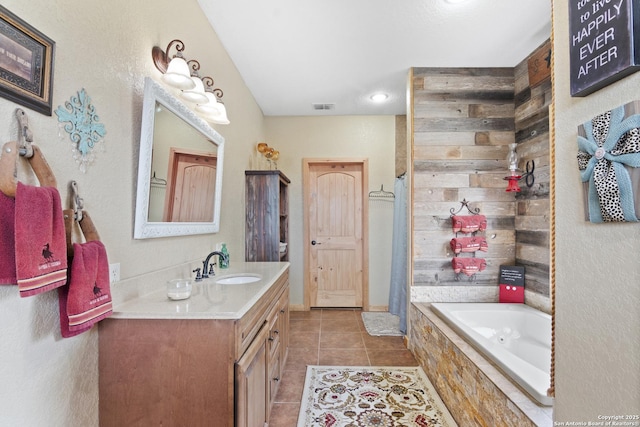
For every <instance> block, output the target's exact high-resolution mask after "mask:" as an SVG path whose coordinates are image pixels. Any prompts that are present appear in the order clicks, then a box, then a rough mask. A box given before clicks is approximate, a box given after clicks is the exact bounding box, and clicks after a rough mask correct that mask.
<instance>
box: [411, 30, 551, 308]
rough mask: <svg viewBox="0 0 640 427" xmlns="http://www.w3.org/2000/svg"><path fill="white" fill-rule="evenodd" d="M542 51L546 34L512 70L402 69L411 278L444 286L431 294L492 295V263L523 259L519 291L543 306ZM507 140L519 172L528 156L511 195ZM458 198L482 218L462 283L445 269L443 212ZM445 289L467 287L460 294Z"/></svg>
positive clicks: (545, 136) (546, 209) (546, 261)
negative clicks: (406, 84) (529, 165)
mask: <svg viewBox="0 0 640 427" xmlns="http://www.w3.org/2000/svg"><path fill="white" fill-rule="evenodd" d="M549 49H550V42H549V41H547V42H546V43H544V44H542V45H541V46H540V47H539V48H538V49H536V51H534V52H532V53H531V55H529V56H528V57H527V58H525V59H524V60H523V61H522V62H521V63H520V64H518V65H517V66H516V67H515V68H414V69H413V70H412V72H413V80H412V85H413V89H412V101H413V102H412V105H413V110H412V111H411V114H412V120H413V122H412V127H413V134H412V135H411V136H412V150H413V152H412V161H413V189H412V191H413V205H412V215H413V218H412V221H413V284H414V286H438V287H441V286H449V287H450V289H451V292H452V293H455V295H453V294H450V295H447V293H446V292H444V293H442V292H440V296H439V298H441V299H440V300H451V301H470V302H471V301H481V300H485V301H486V300H487V299H491V298H495V299H496V300H497V295H498V292H497V283H498V273H499V267H500V265H501V264H506V265H514V264H515V265H523V266H525V269H526V282H525V283H526V289H527V291H528V292H533V293H535V294H537V295H538V296H539V297H540V298H536V299H538V300H539V301H535V302H533V305H537V306H541V308H543V309H544V308H545V306H546V304H547V303H548V298H549V283H550V280H549V268H550V249H549V216H550V200H549V183H550V159H549V105H550V104H551V102H552V99H551V80H550V77H549V74H546V75H545V70H544V69H542V70H541V68H540V67H545V66H546V62H545V61H544V59H545V58H546V54H545V52H548V50H549ZM534 61H535V62H534ZM530 78H531V80H530ZM530 81H532V82H533V83H534V84H530ZM512 142H516V143H517V144H518V146H517V152H518V155H519V159H520V160H519V168H520V169H521V170H522V171H524V170H525V168H526V162H527V161H530V160H534V161H535V183H534V185H533V186H532V187H531V188H528V187H527V186H526V185H525V183H524V181H521V182H520V187H521V189H522V191H521V192H520V193H517V194H514V193H507V192H506V191H505V189H506V186H507V183H506V181H505V180H504V179H503V178H504V177H505V176H506V175H507V173H508V172H507V161H506V157H507V154H508V151H509V148H508V145H509V144H510V143H512ZM463 199H466V200H467V201H469V202H470V205H471V206H472V207H473V208H479V209H480V212H481V214H483V215H485V216H486V217H487V220H488V227H487V230H486V232H485V233H484V235H485V236H486V238H487V242H488V244H489V251H488V252H486V253H485V252H478V255H477V256H480V257H483V258H485V259H486V261H487V269H486V270H485V271H483V272H480V273H477V274H476V276H474V277H473V279H472V280H469V279H468V278H467V277H466V276H464V275H461V276H459V279H460V280H456V276H455V273H454V272H453V270H452V268H451V259H452V257H453V254H452V252H451V250H450V248H449V241H450V240H451V238H452V237H454V234H453V233H452V231H451V220H450V209H451V208H454V209H456V210H457V209H458V208H459V207H460V202H461V201H462V200H463ZM464 212H466V210H464V211H463V213H464ZM453 286H457V287H460V286H464V287H473V290H471V289H470V290H469V292H468V293H465V295H463V296H460V295H459V292H458V288H455V289H454V288H453ZM478 287H481V288H478ZM485 287H486V288H485ZM489 287H493V288H489ZM432 289H433V288H432ZM439 289H442V288H439ZM478 289H486V292H478ZM474 291H475V292H476V293H474ZM418 294H419V293H418ZM418 300H420V301H421V299H420V298H418Z"/></svg>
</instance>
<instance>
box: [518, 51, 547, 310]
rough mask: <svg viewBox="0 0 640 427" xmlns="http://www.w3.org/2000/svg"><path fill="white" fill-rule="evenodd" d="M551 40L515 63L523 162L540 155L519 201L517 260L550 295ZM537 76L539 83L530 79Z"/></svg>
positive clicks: (530, 283) (532, 287) (530, 286)
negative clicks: (531, 181) (529, 182)
mask: <svg viewBox="0 0 640 427" xmlns="http://www.w3.org/2000/svg"><path fill="white" fill-rule="evenodd" d="M550 54H551V42H550V41H547V42H545V43H543V44H542V45H541V46H540V47H539V48H538V49H536V50H535V51H534V52H533V53H532V54H531V55H529V56H528V57H527V58H525V59H524V60H523V61H522V62H521V63H520V64H518V65H517V66H516V67H515V92H516V96H515V105H516V115H515V129H516V142H517V143H518V148H517V152H518V156H519V158H520V161H519V167H520V169H521V170H524V169H525V166H526V162H527V161H531V160H533V161H535V165H536V166H535V172H534V176H535V183H534V185H533V187H531V188H528V187H527V186H526V185H524V182H521V183H520V187H521V189H522V191H521V192H520V194H518V196H517V198H516V199H517V202H516V218H515V226H516V263H517V264H518V265H523V266H524V267H525V274H526V278H525V283H526V289H527V290H528V291H533V292H535V293H537V294H539V295H540V296H543V297H546V298H549V286H550V280H549V268H550V267H549V266H550V257H551V255H550V247H549V219H550V218H549V216H550V209H551V207H550V199H549V183H550V151H549V139H550V137H549V105H551V102H552V92H551V76H550V68H551V67H550V63H548V62H547V59H548V60H549V61H550ZM530 82H533V84H530Z"/></svg>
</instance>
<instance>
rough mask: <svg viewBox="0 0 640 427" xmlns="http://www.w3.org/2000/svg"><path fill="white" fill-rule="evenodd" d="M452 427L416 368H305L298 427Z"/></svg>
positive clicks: (446, 414) (433, 391)
mask: <svg viewBox="0 0 640 427" xmlns="http://www.w3.org/2000/svg"><path fill="white" fill-rule="evenodd" d="M373 426H375V427H394V426H397V427H399V426H403V427H404V426H406V427H409V426H415V427H427V426H429V427H454V426H457V424H456V423H455V421H454V420H453V418H452V417H451V414H450V413H449V411H448V410H447V408H446V407H445V406H444V404H443V403H442V400H440V396H438V394H437V393H436V391H435V389H434V388H433V386H432V385H431V383H430V382H429V379H428V378H427V376H426V375H425V373H424V372H423V371H422V368H420V367H375V366H349V367H341V366H308V367H307V377H306V380H305V384H304V391H303V394H302V402H301V404H300V414H299V415H298V427H373Z"/></svg>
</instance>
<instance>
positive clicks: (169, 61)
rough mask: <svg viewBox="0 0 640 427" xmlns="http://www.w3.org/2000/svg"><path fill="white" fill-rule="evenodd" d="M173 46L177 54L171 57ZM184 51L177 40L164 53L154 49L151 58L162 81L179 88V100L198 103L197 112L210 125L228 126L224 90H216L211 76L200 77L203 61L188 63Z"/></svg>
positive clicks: (193, 60)
mask: <svg viewBox="0 0 640 427" xmlns="http://www.w3.org/2000/svg"><path fill="white" fill-rule="evenodd" d="M172 47H175V50H176V53H175V55H173V57H170V56H169V51H170V50H171V48H172ZM183 51H184V43H183V42H182V41H181V40H178V39H175V40H171V42H170V43H169V45H168V46H167V49H166V50H164V51H163V50H162V49H161V48H159V47H158V46H154V47H153V49H152V50H151V58H152V59H153V63H154V65H155V66H156V68H157V69H158V70H159V71H160V72H161V73H162V81H163V82H164V83H166V84H167V85H169V86H171V87H173V88H176V89H180V90H181V92H180V98H182V99H184V100H185V101H188V102H189V103H191V104H195V107H194V110H195V111H196V112H198V113H199V114H200V115H201V116H202V118H204V119H205V120H207V121H208V122H211V123H216V124H225V125H226V124H229V119H228V117H227V110H226V108H225V106H224V104H223V103H222V101H221V98H222V95H223V93H222V90H221V89H219V88H214V87H213V79H212V78H211V77H202V78H200V76H199V73H198V70H200V62H198V61H197V60H195V59H191V60H186V59H185V58H184V56H183V55H182V52H183ZM205 85H206V88H205Z"/></svg>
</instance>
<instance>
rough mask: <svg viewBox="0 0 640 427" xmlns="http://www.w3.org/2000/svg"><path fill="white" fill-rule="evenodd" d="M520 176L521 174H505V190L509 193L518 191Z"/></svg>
mask: <svg viewBox="0 0 640 427" xmlns="http://www.w3.org/2000/svg"><path fill="white" fill-rule="evenodd" d="M520 178H522V176H521V175H511V176H505V177H504V179H505V180H507V181H509V184H508V185H507V190H506V191H507V192H509V193H519V192H520V186H519V185H518V181H519V180H520Z"/></svg>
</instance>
